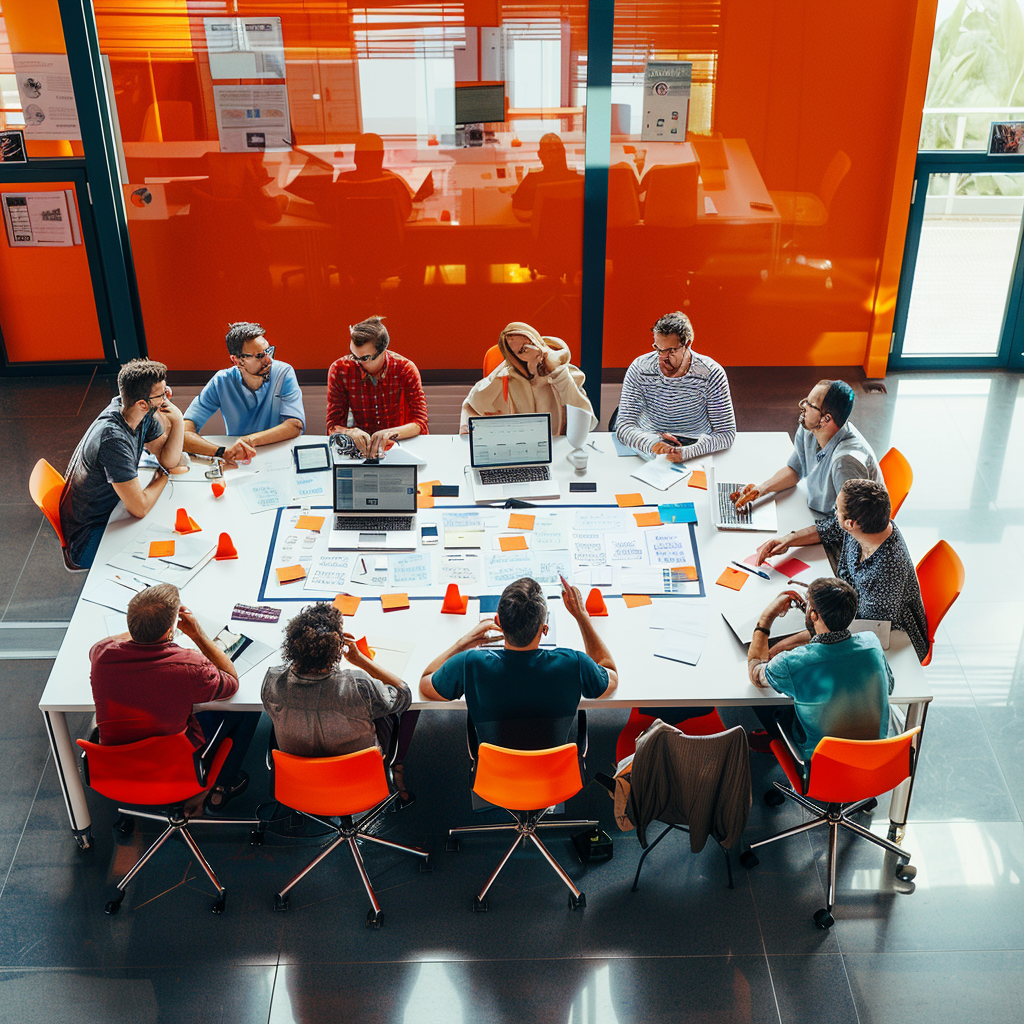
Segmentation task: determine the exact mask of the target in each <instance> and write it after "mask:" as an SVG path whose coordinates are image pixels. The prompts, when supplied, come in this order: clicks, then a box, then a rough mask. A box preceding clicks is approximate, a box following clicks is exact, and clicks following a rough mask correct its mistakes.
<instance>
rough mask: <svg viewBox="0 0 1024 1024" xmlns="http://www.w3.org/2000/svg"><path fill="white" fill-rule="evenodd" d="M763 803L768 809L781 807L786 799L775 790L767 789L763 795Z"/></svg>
mask: <svg viewBox="0 0 1024 1024" xmlns="http://www.w3.org/2000/svg"><path fill="white" fill-rule="evenodd" d="M764 802H765V803H766V804H767V805H768V806H769V807H781V806H782V805H783V804H784V803H785V802H786V798H785V797H784V796H783V795H782V794H781V793H780V792H779V791H778V790H777V789H769V790H768V792H767V793H765V795H764Z"/></svg>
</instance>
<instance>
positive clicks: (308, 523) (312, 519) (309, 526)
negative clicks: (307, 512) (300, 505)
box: [295, 516, 324, 533]
mask: <svg viewBox="0 0 1024 1024" xmlns="http://www.w3.org/2000/svg"><path fill="white" fill-rule="evenodd" d="M323 525H324V517H323V516H299V518H298V519H297V520H296V521H295V529H296V530H312V531H313V532H314V533H319V532H320V527H321V526H323Z"/></svg>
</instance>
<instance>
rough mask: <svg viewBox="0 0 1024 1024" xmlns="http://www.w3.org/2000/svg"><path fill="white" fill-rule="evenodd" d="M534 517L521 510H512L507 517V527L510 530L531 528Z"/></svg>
mask: <svg viewBox="0 0 1024 1024" xmlns="http://www.w3.org/2000/svg"><path fill="white" fill-rule="evenodd" d="M536 519H537V517H536V516H527V515H523V514H522V513H521V512H513V513H512V514H511V515H510V516H509V517H508V528H509V529H510V530H532V529H533V524H534V522H535V521H536Z"/></svg>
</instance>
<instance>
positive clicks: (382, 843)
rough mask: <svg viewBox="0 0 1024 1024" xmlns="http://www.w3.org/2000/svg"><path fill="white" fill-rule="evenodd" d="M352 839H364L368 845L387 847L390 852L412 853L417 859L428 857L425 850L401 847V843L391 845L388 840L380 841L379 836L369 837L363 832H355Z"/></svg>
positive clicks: (416, 847) (415, 847)
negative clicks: (375, 844)
mask: <svg viewBox="0 0 1024 1024" xmlns="http://www.w3.org/2000/svg"><path fill="white" fill-rule="evenodd" d="M353 838H354V839H365V840H366V841H367V842H368V843H377V844H378V845H380V846H389V847H390V848H391V849H392V850H401V851H402V852H403V853H413V854H415V855H416V856H417V857H429V856H430V854H429V853H428V852H427V851H426V850H421V849H420V848H419V847H418V846H403V845H402V844H401V843H393V842H391V840H390V839H381V838H380V836H370V835H367V834H366V833H365V832H357V833H356V835H355V836H354V837H353Z"/></svg>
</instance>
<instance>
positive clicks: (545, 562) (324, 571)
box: [259, 506, 704, 601]
mask: <svg viewBox="0 0 1024 1024" xmlns="http://www.w3.org/2000/svg"><path fill="white" fill-rule="evenodd" d="M311 514H315V515H321V514H323V515H325V516H326V520H325V522H324V524H323V526H322V527H321V529H320V531H319V532H318V533H317V532H314V531H311V530H300V529H297V528H296V523H297V522H298V519H299V515H300V510H299V509H297V508H282V509H279V510H278V511H277V517H278V518H277V525H276V529H275V533H274V540H273V545H272V548H271V550H270V552H269V553H268V557H267V563H266V566H265V571H264V579H263V585H262V589H261V591H260V595H259V597H260V600H266V601H277V600H288V599H293V600H300V601H309V600H310V599H311V598H314V599H315V598H316V597H323V598H327V597H331V598H333V597H334V595H335V594H338V593H340V592H342V591H347V592H348V593H352V594H359V595H362V596H364V597H373V596H376V595H379V594H381V593H386V592H388V591H390V590H398V591H402V592H407V593H409V595H410V596H411V597H440V596H443V594H444V591H445V588H446V587H447V586H448V584H449V583H457V584H458V585H459V588H460V590H462V592H463V593H465V594H468V595H470V596H476V595H479V594H481V593H494V592H498V591H501V590H502V589H504V587H505V586H506V585H507V584H509V583H511V582H512V581H513V580H517V579H519V578H520V577H522V576H532V577H533V578H534V579H536V580H537V581H538V582H539V583H541V584H542V585H543V586H544V588H545V590H546V591H547V592H548V593H554V592H556V591H557V589H558V587H559V586H560V583H559V577H560V576H565V577H566V578H567V579H569V580H571V581H572V582H573V583H574V584H575V585H576V586H578V587H580V588H589V587H601V588H602V589H604V590H605V592H606V593H608V594H621V593H627V594H678V595H684V596H699V595H702V594H703V592H704V587H703V581H702V577H701V573H700V563H699V559H698V554H697V550H696V539H695V534H694V531H693V525H692V524H691V523H679V524H668V525H664V526H648V527H638V526H637V524H636V519H635V517H634V516H633V515H632V514H631V511H630V510H629V509H621V508H616V507H591V508H565V509H557V510H548V509H536V510H533V509H531V510H530V515H529V516H526V517H524V518H522V519H511V518H510V514H509V512H508V511H506V510H499V509H491V508H484V509H447V508H446V509H421V510H420V512H419V513H418V514H417V524H418V525H419V526H422V525H424V524H432V525H436V526H437V528H438V536H439V538H440V543H438V544H434V545H428V546H420V547H418V548H417V550H416V551H405V552H383V551H345V552H341V551H330V550H329V549H328V538H329V533H330V527H331V513H330V509H329V508H328V509H322V508H320V507H318V506H314V508H313V509H312V512H311ZM531 519H532V527H530V528H527V527H529V526H530V522H531ZM510 522H513V523H516V524H517V525H519V526H521V527H522V528H519V529H516V528H510V527H509V523H510ZM445 541H447V542H448V546H446V544H445ZM291 566H301V567H302V568H303V570H304V572H305V576H304V577H301V578H299V579H295V580H294V581H292V582H287V583H281V582H279V580H278V576H277V572H276V571H275V570H277V569H283V568H288V567H291Z"/></svg>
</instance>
